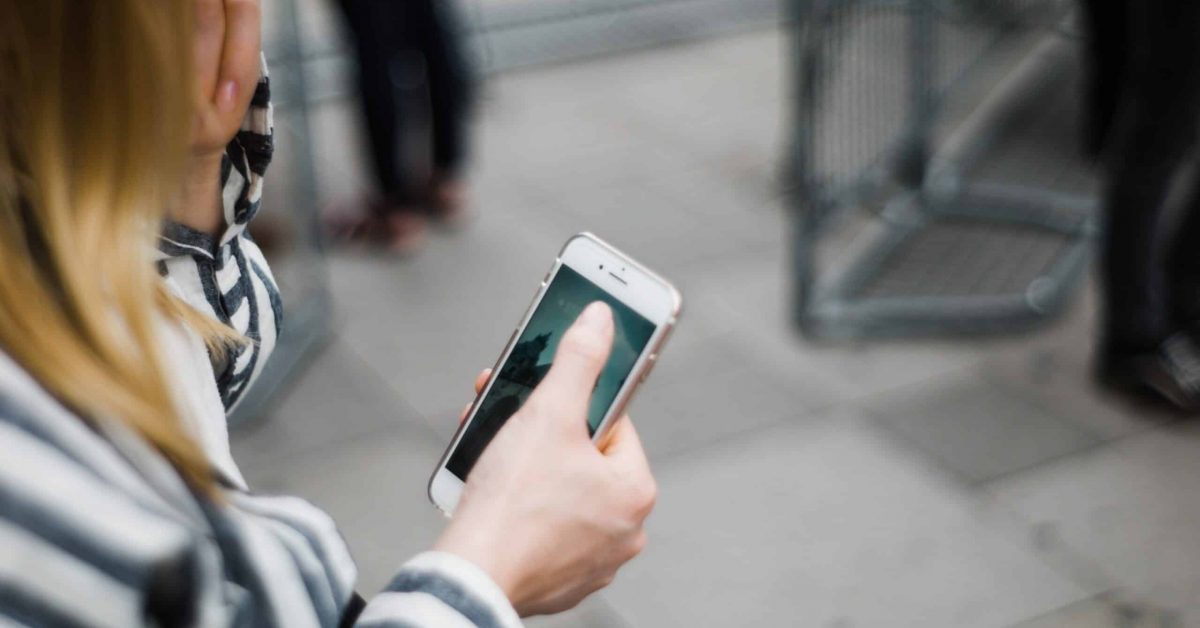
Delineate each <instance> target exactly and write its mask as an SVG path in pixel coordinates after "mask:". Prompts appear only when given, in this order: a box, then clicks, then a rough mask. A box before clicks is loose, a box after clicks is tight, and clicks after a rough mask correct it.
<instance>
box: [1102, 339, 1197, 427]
mask: <svg viewBox="0 0 1200 628" xmlns="http://www.w3.org/2000/svg"><path fill="white" fill-rule="evenodd" d="M1097 379H1098V380H1099V381H1100V383H1101V384H1102V385H1104V386H1106V387H1108V388H1113V389H1117V390H1121V391H1123V392H1128V393H1134V394H1139V395H1146V394H1148V395H1152V396H1154V397H1157V398H1159V399H1162V400H1164V401H1166V402H1168V403H1170V404H1171V405H1172V406H1174V407H1175V408H1177V409H1178V410H1180V411H1182V412H1185V413H1188V414H1198V413H1200V344H1197V342H1196V340H1195V339H1193V337H1192V336H1191V335H1189V334H1187V333H1182V332H1180V333H1177V334H1175V335H1173V336H1171V337H1170V338H1168V339H1167V340H1166V341H1164V342H1163V343H1162V344H1161V345H1159V347H1158V349H1156V350H1154V351H1149V352H1145V353H1134V354H1119V355H1118V354H1110V355H1107V356H1105V357H1103V358H1101V361H1100V364H1099V369H1098V372H1097Z"/></svg>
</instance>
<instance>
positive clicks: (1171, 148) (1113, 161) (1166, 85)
mask: <svg viewBox="0 0 1200 628" xmlns="http://www.w3.org/2000/svg"><path fill="white" fill-rule="evenodd" d="M1084 9H1085V17H1086V21H1087V24H1088V27H1089V30H1090V32H1089V38H1088V44H1087V46H1088V47H1087V52H1088V59H1087V68H1086V71H1087V83H1086V85H1087V87H1086V89H1087V94H1086V96H1087V99H1088V104H1089V109H1090V112H1089V116H1088V123H1087V127H1086V128H1087V133H1088V136H1087V137H1086V138H1085V143H1086V144H1087V148H1088V149H1089V150H1091V151H1094V152H1095V153H1097V154H1102V155H1103V166H1104V170H1105V186H1104V192H1103V199H1102V203H1103V209H1104V215H1105V225H1104V226H1105V228H1104V240H1103V243H1102V249H1101V256H1102V260H1101V264H1102V267H1101V272H1102V279H1103V288H1104V307H1105V312H1104V323H1103V324H1104V331H1103V334H1104V339H1103V340H1104V343H1105V347H1106V349H1107V350H1109V351H1112V352H1117V353H1122V352H1138V351H1145V350H1148V349H1152V348H1156V347H1157V346H1158V345H1159V344H1160V343H1161V342H1162V341H1163V340H1165V339H1166V338H1167V336H1169V335H1170V334H1172V333H1173V332H1175V331H1178V330H1180V329H1182V328H1184V327H1186V326H1188V325H1194V324H1195V323H1196V322H1198V320H1200V319H1198V317H1200V177H1197V176H1196V175H1197V174H1200V172H1196V168H1195V167H1194V164H1193V163H1192V158H1193V157H1195V156H1196V148H1197V140H1198V138H1197V131H1198V121H1200V2H1195V1H1193V0H1084ZM1182 184H1187V185H1189V186H1190V189H1185V192H1184V194H1183V200H1182V202H1181V203H1178V204H1172V203H1170V202H1169V201H1170V200H1171V197H1172V194H1171V192H1172V190H1173V189H1175V188H1176V187H1177V186H1179V185H1182ZM1175 210H1177V211H1175Z"/></svg>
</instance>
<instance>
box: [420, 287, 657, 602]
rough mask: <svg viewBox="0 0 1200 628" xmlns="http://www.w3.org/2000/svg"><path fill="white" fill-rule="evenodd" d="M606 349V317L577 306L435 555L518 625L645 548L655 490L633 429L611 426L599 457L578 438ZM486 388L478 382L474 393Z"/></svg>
mask: <svg viewBox="0 0 1200 628" xmlns="http://www.w3.org/2000/svg"><path fill="white" fill-rule="evenodd" d="M612 339H613V321H612V312H611V310H609V308H608V306H606V305H604V304H603V303H593V304H591V305H589V306H588V307H587V309H585V310H584V312H583V314H582V315H581V316H580V317H579V320H577V321H576V322H575V324H574V325H573V326H572V327H571V328H570V329H569V330H567V332H566V333H565V334H564V335H563V338H562V341H561V342H560V343H559V346H558V352H557V354H556V356H555V358H554V366H552V367H551V368H550V371H549V372H548V373H547V374H546V377H545V379H543V380H542V383H541V385H539V386H538V387H537V389H535V390H534V391H533V393H532V394H531V395H530V397H529V400H528V401H526V402H525V404H524V405H523V406H522V407H521V409H520V410H518V411H517V413H516V414H515V415H513V417H512V418H511V419H509V420H508V422H507V423H506V424H505V425H504V427H503V428H501V430H500V432H499V433H498V434H497V435H496V437H495V439H494V440H493V441H492V443H491V444H490V445H489V446H488V447H487V449H485V450H484V452H483V455H481V456H480V458H479V461H478V462H477V463H476V464H475V467H474V468H473V469H472V470H471V474H470V476H469V477H468V478H467V483H466V486H465V487H464V488H463V494H462V498H461V499H460V500H459V503H458V509H457V511H456V513H455V516H454V519H453V521H452V522H451V523H450V525H449V526H448V527H447V528H446V531H445V532H444V533H443V535H442V537H441V539H440V540H439V541H438V543H437V545H436V549H439V550H442V551H447V552H452V553H455V554H458V555H460V556H462V557H464V558H466V559H468V560H471V561H472V562H474V563H475V564H477V565H479V566H480V567H482V568H483V569H484V570H485V571H487V572H488V573H489V574H490V575H491V576H492V578H493V579H494V580H495V581H496V583H497V584H499V585H500V587H501V588H502V589H503V590H504V591H505V593H506V594H507V595H508V597H509V599H510V600H511V601H512V603H513V606H514V607H515V608H516V609H517V612H518V613H520V614H521V615H537V614H543V613H556V612H559V611H563V610H566V609H569V608H571V607H573V606H575V605H576V604H578V603H579V602H580V600H582V599H583V598H584V597H586V596H587V595H588V594H590V593H592V592H594V591H596V590H598V589H601V588H603V587H604V586H606V585H607V584H608V583H609V582H611V581H612V579H613V576H614V575H615V574H616V571H617V569H618V568H619V567H620V566H621V565H623V564H625V563H626V562H628V561H629V560H630V559H631V558H633V557H634V556H636V555H637V554H638V553H639V552H640V551H641V549H642V547H643V546H644V545H645V543H646V535H645V532H644V531H643V529H642V525H643V522H644V521H645V519H646V516H647V515H649V514H650V510H651V509H652V508H653V507H654V501H655V497H656V491H657V489H656V487H655V484H654V477H653V476H652V475H651V473H650V467H649V464H648V463H647V462H646V456H645V453H644V452H643V451H642V445H641V442H640V441H639V440H638V436H637V433H636V432H635V431H634V429H633V423H631V422H630V421H629V419H628V418H624V417H623V418H621V419H620V420H618V421H617V422H616V423H615V424H614V425H613V429H612V432H611V434H610V437H609V439H608V442H607V444H606V446H605V449H604V450H603V451H601V450H599V449H597V448H596V446H595V445H594V444H593V443H592V441H591V439H590V438H589V437H588V429H587V411H588V402H589V399H590V397H591V393H592V388H593V387H594V386H595V384H596V378H597V377H598V376H599V374H600V371H601V369H602V368H603V367H604V364H605V362H606V361H607V360H608V354H609V351H610V349H611V347H612ZM486 382H487V373H486V372H485V373H484V374H481V375H480V377H479V378H478V379H477V381H476V390H477V391H478V390H479V389H480V388H481V387H482V384H484V383H486Z"/></svg>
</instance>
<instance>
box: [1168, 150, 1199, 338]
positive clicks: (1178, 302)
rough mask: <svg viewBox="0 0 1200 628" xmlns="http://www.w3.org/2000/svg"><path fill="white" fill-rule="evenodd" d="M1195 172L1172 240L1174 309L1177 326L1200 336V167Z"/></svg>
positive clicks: (1171, 261) (1171, 278)
mask: <svg viewBox="0 0 1200 628" xmlns="http://www.w3.org/2000/svg"><path fill="white" fill-rule="evenodd" d="M1192 176H1193V184H1192V191H1191V193H1190V196H1189V198H1188V202H1187V204H1186V205H1185V206H1184V207H1183V209H1182V215H1181V216H1180V217H1179V220H1180V221H1179V227H1178V230H1177V231H1176V234H1175V239H1174V242H1173V243H1172V250H1171V260H1170V272H1171V276H1170V280H1171V300H1172V308H1171V309H1172V312H1173V315H1174V323H1175V326H1176V327H1178V328H1180V329H1187V330H1189V331H1191V332H1192V333H1193V334H1194V335H1196V336H1197V337H1198V338H1200V168H1198V169H1197V171H1195V172H1193V173H1192Z"/></svg>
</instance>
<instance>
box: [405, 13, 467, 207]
mask: <svg viewBox="0 0 1200 628" xmlns="http://www.w3.org/2000/svg"><path fill="white" fill-rule="evenodd" d="M415 1H416V2H417V3H419V4H422V5H424V10H425V11H426V12H427V13H426V15H427V16H428V28H427V29H425V32H424V39H423V42H422V43H423V50H424V53H425V60H426V67H427V68H428V73H427V76H428V83H429V102H430V124H431V128H430V135H431V140H432V147H431V151H432V160H433V177H432V181H431V190H430V194H431V196H432V198H431V199H430V202H431V203H432V204H433V205H434V207H433V209H434V211H435V212H442V213H452V212H454V211H456V210H457V209H459V207H460V206H461V204H462V202H463V199H462V198H461V197H462V195H463V193H464V192H463V190H462V183H461V177H462V169H463V166H464V163H465V161H466V158H467V152H468V143H469V141H470V138H469V136H468V133H469V130H470V129H469V126H470V112H471V108H472V104H473V99H474V87H475V75H474V67H473V64H472V63H471V58H470V54H469V52H468V50H467V47H466V42H465V41H464V33H463V31H462V30H461V25H460V24H459V20H458V19H457V15H456V9H457V7H456V6H455V5H454V4H453V2H451V0H415Z"/></svg>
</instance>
